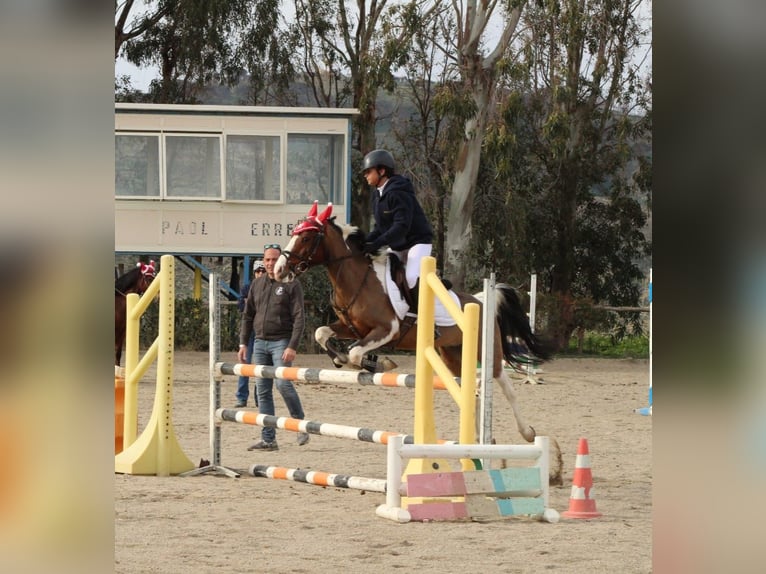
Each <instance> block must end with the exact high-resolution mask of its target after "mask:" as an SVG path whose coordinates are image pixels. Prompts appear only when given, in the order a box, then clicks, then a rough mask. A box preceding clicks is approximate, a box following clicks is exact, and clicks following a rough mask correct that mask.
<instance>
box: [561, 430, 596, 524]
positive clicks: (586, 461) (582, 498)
mask: <svg viewBox="0 0 766 574" xmlns="http://www.w3.org/2000/svg"><path fill="white" fill-rule="evenodd" d="M592 494H593V476H592V475H591V472H590V453H589V451H588V441H587V439H584V438H581V439H580V443H579V444H578V445H577V460H576V461H575V469H574V475H573V477H572V494H571V495H570V496H569V510H566V511H564V512H562V513H561V516H563V517H564V518H598V517H599V516H601V513H600V512H598V511H597V510H596V501H595V500H594V499H593V498H591V496H592Z"/></svg>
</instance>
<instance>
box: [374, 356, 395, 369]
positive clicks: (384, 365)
mask: <svg viewBox="0 0 766 574" xmlns="http://www.w3.org/2000/svg"><path fill="white" fill-rule="evenodd" d="M379 364H380V368H381V369H383V371H392V370H394V369H395V368H396V367H398V366H399V365H397V364H396V363H394V362H393V361H392V360H391V359H389V358H388V357H383V358H382V359H381V360H380V361H379Z"/></svg>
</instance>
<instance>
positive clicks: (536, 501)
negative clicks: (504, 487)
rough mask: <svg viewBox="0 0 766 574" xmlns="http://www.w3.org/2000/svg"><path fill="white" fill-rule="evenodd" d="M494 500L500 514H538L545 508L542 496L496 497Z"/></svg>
mask: <svg viewBox="0 0 766 574" xmlns="http://www.w3.org/2000/svg"><path fill="white" fill-rule="evenodd" d="M496 502H497V510H498V512H499V513H500V515H501V516H519V515H521V514H530V515H539V514H542V513H543V511H544V510H545V506H544V505H543V499H542V498H498V499H497V500H496Z"/></svg>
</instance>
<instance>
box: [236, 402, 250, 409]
mask: <svg viewBox="0 0 766 574" xmlns="http://www.w3.org/2000/svg"><path fill="white" fill-rule="evenodd" d="M246 406H247V401H237V404H236V405H234V408H235V409H244V408H245V407H246Z"/></svg>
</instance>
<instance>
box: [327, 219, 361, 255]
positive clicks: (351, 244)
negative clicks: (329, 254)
mask: <svg viewBox="0 0 766 574" xmlns="http://www.w3.org/2000/svg"><path fill="white" fill-rule="evenodd" d="M328 223H330V224H331V225H332V226H333V227H337V228H338V230H339V231H340V233H341V235H342V236H343V240H344V241H345V242H346V245H348V248H349V249H350V250H351V253H352V254H354V255H358V254H360V253H362V251H363V249H364V240H365V237H366V235H365V233H364V231H362V230H361V229H359V228H358V227H356V226H355V225H346V224H343V223H336V222H335V217H331V218H330V219H329V220H328Z"/></svg>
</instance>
